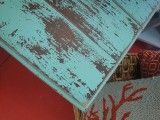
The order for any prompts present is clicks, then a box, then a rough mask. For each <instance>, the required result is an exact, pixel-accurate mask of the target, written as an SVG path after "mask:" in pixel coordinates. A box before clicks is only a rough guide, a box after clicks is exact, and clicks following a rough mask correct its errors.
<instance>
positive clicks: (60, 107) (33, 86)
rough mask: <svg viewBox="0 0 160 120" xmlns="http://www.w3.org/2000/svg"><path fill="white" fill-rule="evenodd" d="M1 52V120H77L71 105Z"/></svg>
mask: <svg viewBox="0 0 160 120" xmlns="http://www.w3.org/2000/svg"><path fill="white" fill-rule="evenodd" d="M1 52H2V49H1V50H0V58H1V59H0V63H1V65H0V120H74V113H73V109H72V105H71V104H70V103H68V102H67V101H66V100H65V99H63V98H62V97H61V96H60V95H59V94H57V93H56V92H55V91H53V90H52V89H51V88H50V87H48V86H47V85H46V84H44V83H43V82H41V81H40V80H39V79H38V78H37V77H36V76H35V75H33V74H32V73H31V72H30V71H29V70H27V69H26V68H25V67H24V66H22V65H21V64H20V63H19V62H18V61H17V60H15V59H14V58H13V57H9V58H8V59H6V58H7V57H8V54H7V53H4V51H3V56H2V53H1ZM5 60H6V61H5ZM4 61H5V62H4Z"/></svg>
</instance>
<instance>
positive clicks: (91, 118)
mask: <svg viewBox="0 0 160 120" xmlns="http://www.w3.org/2000/svg"><path fill="white" fill-rule="evenodd" d="M146 89H147V88H145V87H140V88H138V89H135V90H134V86H133V84H132V83H127V84H125V85H124V86H123V88H122V90H121V93H120V94H121V98H120V100H119V101H118V102H117V103H116V101H115V99H116V98H114V97H113V96H112V95H110V94H109V95H108V98H109V100H110V102H111V105H112V106H111V108H109V106H108V105H107V102H109V101H106V99H105V98H103V101H102V111H103V116H102V120H117V113H118V110H119V109H120V107H121V106H122V105H124V104H125V103H127V102H129V103H130V102H136V101H139V100H142V98H143V96H142V95H141V93H142V92H143V91H145V90H146ZM129 90H133V91H132V92H131V93H130V94H127V93H128V92H129ZM126 94H127V95H126ZM109 111H110V114H111V118H108V115H109ZM130 114H131V111H126V112H124V113H123V115H122V117H121V120H127V119H128V118H129V116H130ZM83 120H100V117H99V115H98V111H97V110H96V109H95V105H93V106H92V107H91V109H90V111H88V112H86V113H84V118H83Z"/></svg>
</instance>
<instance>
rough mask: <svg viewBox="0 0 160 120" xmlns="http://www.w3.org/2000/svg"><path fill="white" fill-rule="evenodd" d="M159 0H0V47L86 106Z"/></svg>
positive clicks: (93, 98)
mask: <svg viewBox="0 0 160 120" xmlns="http://www.w3.org/2000/svg"><path fill="white" fill-rule="evenodd" d="M159 6H160V0H134V1H130V0H83V1H82V0H59V1H57V0H16V1H15V0H1V1H0V46H1V47H2V48H4V49H5V50H6V51H8V52H9V53H10V54H12V55H13V56H14V57H15V58H16V59H18V60H19V61H20V62H21V63H22V64H23V65H25V66H26V67H27V68H28V69H29V70H31V71H32V72H33V73H35V74H36V75H37V76H38V77H39V78H40V79H41V80H43V81H44V82H45V83H47V84H48V85H49V86H51V87H52V88H53V89H55V90H56V91H57V92H58V93H60V94H61V95H62V96H64V97H65V98H66V99H68V100H69V101H70V102H71V103H73V104H74V105H76V106H77V107H78V108H79V109H81V110H82V111H85V110H86V109H87V108H88V107H89V106H90V105H91V104H92V103H93V101H94V100H95V99H96V96H97V94H98V93H99V92H100V91H101V89H102V87H103V86H104V85H105V83H106V81H107V80H108V79H109V77H110V76H111V75H112V73H113V72H114V70H115V69H116V67H117V66H118V64H119V62H120V61H121V60H122V58H123V57H124V55H125V54H126V53H127V51H128V49H129V48H130V47H131V46H132V44H133V43H134V41H135V40H136V38H137V36H138V35H139V33H140V32H141V31H142V30H143V28H144V27H145V25H146V24H147V23H148V21H149V20H150V18H151V16H152V15H153V14H154V13H155V11H156V10H157V8H158V7H159Z"/></svg>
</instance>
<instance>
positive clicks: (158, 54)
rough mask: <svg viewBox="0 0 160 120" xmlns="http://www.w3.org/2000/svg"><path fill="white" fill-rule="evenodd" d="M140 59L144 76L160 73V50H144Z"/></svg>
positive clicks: (142, 75)
mask: <svg viewBox="0 0 160 120" xmlns="http://www.w3.org/2000/svg"><path fill="white" fill-rule="evenodd" d="M139 59H140V72H141V77H142V78H146V77H154V76H158V75H160V51H153V50H144V51H142V52H140V54H139Z"/></svg>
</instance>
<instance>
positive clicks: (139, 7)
mask: <svg viewBox="0 0 160 120" xmlns="http://www.w3.org/2000/svg"><path fill="white" fill-rule="evenodd" d="M113 1H115V2H116V3H117V4H118V5H119V6H121V7H122V9H124V10H125V11H126V12H127V13H128V14H130V15H131V16H132V17H133V18H134V19H135V20H136V21H137V22H138V23H139V24H140V25H143V24H144V23H145V22H146V20H148V18H149V16H150V15H151V14H152V12H153V11H154V9H155V8H156V7H157V5H158V4H159V3H160V0H113ZM159 7H160V5H159Z"/></svg>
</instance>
